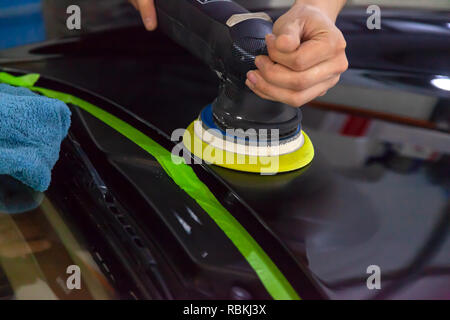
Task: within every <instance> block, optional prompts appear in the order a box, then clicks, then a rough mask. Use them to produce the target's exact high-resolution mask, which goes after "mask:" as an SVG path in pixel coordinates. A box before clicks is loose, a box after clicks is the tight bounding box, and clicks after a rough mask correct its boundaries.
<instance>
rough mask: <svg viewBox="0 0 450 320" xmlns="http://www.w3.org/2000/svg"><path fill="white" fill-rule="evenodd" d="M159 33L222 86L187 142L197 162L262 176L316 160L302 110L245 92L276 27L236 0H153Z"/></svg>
mask: <svg viewBox="0 0 450 320" xmlns="http://www.w3.org/2000/svg"><path fill="white" fill-rule="evenodd" d="M155 4H156V9H157V14H158V21H159V26H160V28H161V29H162V30H163V31H164V32H165V33H166V34H167V35H169V36H170V37H171V38H172V39H173V40H174V41H175V42H177V43H178V44H180V45H182V46H183V47H185V48H186V49H187V50H189V51H190V52H191V53H192V54H194V55H195V56H197V57H198V58H199V59H201V60H202V61H203V62H205V63H206V64H207V65H209V66H210V67H211V68H212V70H214V71H215V72H216V74H217V75H218V76H219V78H220V80H221V84H220V88H219V95H218V97H217V98H216V100H215V101H214V102H213V103H212V104H211V105H209V106H207V107H206V108H205V109H203V111H202V112H201V113H200V115H199V118H198V119H197V120H195V121H194V122H193V123H192V124H191V125H190V126H189V127H188V129H187V130H186V132H185V135H184V137H183V143H184V145H185V146H186V148H187V149H188V150H189V151H190V152H191V153H193V154H194V155H195V156H197V157H198V158H200V159H203V160H204V161H206V162H207V163H212V164H215V165H218V166H221V167H225V168H229V169H233V170H238V171H245V172H255V173H263V174H276V173H279V172H288V171H293V170H297V169H300V168H302V167H304V166H306V165H308V164H309V163H310V162H311V161H312V159H313V157H314V148H313V145H312V143H311V141H310V139H309V138H308V136H307V135H306V134H305V133H304V132H303V131H302V125H301V120H302V113H301V111H300V109H298V108H293V107H290V106H288V105H286V104H282V103H277V102H272V101H268V100H265V99H262V98H260V97H258V96H257V95H256V94H254V93H253V92H252V91H251V90H250V89H248V88H247V86H246V85H245V80H246V75H247V72H249V71H250V70H254V69H256V66H255V58H256V56H258V55H267V46H266V42H265V36H266V35H267V34H269V33H272V28H273V22H272V19H271V18H270V16H269V15H267V14H266V13H263V12H260V13H252V12H249V11H248V10H246V9H245V8H243V7H242V6H240V5H238V4H237V3H235V2H233V1H231V0H156V1H155Z"/></svg>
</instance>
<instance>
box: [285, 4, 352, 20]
mask: <svg viewBox="0 0 450 320" xmlns="http://www.w3.org/2000/svg"><path fill="white" fill-rule="evenodd" d="M346 2H347V0H296V1H295V4H294V5H309V6H312V7H315V8H317V9H319V10H320V11H322V12H323V13H325V14H326V15H327V16H328V17H329V18H330V19H331V20H332V21H333V22H335V21H336V18H337V16H338V15H339V12H340V11H341V10H342V8H343V6H344V5H345V3H346Z"/></svg>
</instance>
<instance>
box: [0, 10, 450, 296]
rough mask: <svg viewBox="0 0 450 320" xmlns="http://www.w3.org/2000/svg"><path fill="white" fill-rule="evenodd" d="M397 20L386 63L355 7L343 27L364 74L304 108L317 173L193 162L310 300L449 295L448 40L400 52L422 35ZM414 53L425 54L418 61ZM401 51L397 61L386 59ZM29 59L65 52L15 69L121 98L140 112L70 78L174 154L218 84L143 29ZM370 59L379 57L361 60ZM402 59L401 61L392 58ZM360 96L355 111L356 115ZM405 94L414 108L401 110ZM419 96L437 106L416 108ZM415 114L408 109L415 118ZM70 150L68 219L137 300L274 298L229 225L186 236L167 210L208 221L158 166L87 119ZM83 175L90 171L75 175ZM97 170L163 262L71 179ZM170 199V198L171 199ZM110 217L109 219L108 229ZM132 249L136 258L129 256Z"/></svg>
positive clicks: (356, 70)
mask: <svg viewBox="0 0 450 320" xmlns="http://www.w3.org/2000/svg"><path fill="white" fill-rule="evenodd" d="M390 14H391V16H387V17H386V19H385V20H386V21H397V22H399V21H400V22H402V23H398V24H397V25H398V26H399V27H398V30H397V31H398V32H397V31H395V30H389V31H387V30H382V31H381V32H379V33H375V34H376V37H375V38H376V40H377V41H379V43H382V44H383V46H384V47H385V48H389V49H386V50H388V52H389V54H388V53H386V55H382V54H381V55H380V54H373V52H372V51H371V50H366V51H364V50H363V48H365V46H367V37H374V36H373V35H374V34H372V33H369V32H368V31H367V30H366V29H365V27H364V25H363V26H360V23H361V20H362V19H363V17H362V16H361V14H353V13H351V12H349V13H344V15H343V19H342V20H341V21H340V22H339V23H340V24H341V25H342V26H343V29H344V31H345V33H346V37H347V40H348V42H349V50H348V51H349V57H350V63H351V65H352V66H353V69H352V70H350V71H349V72H347V73H346V74H345V75H344V76H343V81H342V84H341V85H340V86H338V87H337V88H336V89H334V90H333V91H332V92H330V94H329V97H331V98H330V99H331V102H330V100H327V101H324V102H322V104H317V103H316V104H312V105H311V106H310V107H305V108H304V109H303V110H304V126H305V130H306V131H307V132H308V134H309V135H310V136H311V138H312V140H313V142H314V145H315V147H316V151H317V155H316V158H315V160H314V161H313V163H312V164H311V165H310V166H309V167H307V168H305V169H303V170H301V171H297V172H293V173H288V174H282V175H277V176H274V177H262V176H258V175H252V174H246V173H238V172H233V171H229V170H225V169H221V168H216V167H199V166H196V167H195V170H196V172H197V173H198V174H199V176H200V177H201V179H202V180H203V181H204V182H205V183H206V184H207V185H208V186H209V187H210V188H211V190H212V191H213V192H214V193H215V194H216V195H217V197H218V198H219V200H220V201H221V202H222V203H223V204H224V205H225V206H226V207H227V208H228V209H229V210H230V211H231V212H232V213H233V215H235V216H236V217H237V218H238V220H239V221H240V222H241V223H242V224H243V225H244V226H245V227H246V228H247V230H249V232H250V233H251V234H252V235H253V236H254V237H255V239H256V240H257V241H258V242H259V243H260V244H261V246H262V247H263V248H264V249H265V250H266V251H267V252H268V254H269V255H270V256H271V257H272V259H273V260H274V261H275V262H276V263H277V265H279V267H280V269H281V270H282V271H283V273H284V274H285V276H286V277H287V278H288V279H289V280H290V281H291V282H292V283H293V285H294V287H295V288H296V289H297V290H298V292H299V294H300V295H301V296H302V297H305V298H308V297H317V295H324V296H326V297H327V298H354V299H363V298H448V287H449V284H450V275H449V271H450V268H449V264H450V263H449V262H450V256H449V252H450V241H449V239H448V236H447V235H448V228H449V222H448V216H449V209H448V192H449V183H448V181H449V179H448V177H449V176H450V174H449V153H450V151H449V149H448V146H449V145H450V144H449V143H448V142H449V141H450V140H449V134H448V128H449V118H448V108H449V107H450V104H449V98H450V97H449V94H448V92H446V91H444V90H441V89H437V88H436V87H433V86H432V85H431V80H432V79H434V78H435V77H436V76H438V75H445V74H448V71H449V70H450V68H448V61H449V60H448V59H444V58H445V57H442V56H438V57H437V58H435V56H434V55H433V61H434V63H433V64H432V66H430V65H429V59H428V60H427V58H424V57H428V56H431V55H432V54H433V53H436V50H435V49H434V48H441V49H444V52H445V49H446V43H447V44H448V43H449V42H448V41H447V42H445V41H443V40H442V39H443V38H442V34H439V35H436V34H435V33H434V32H425V31H426V30H425V29H420V31H421V32H418V33H415V34H414V39H415V41H414V43H413V44H411V43H410V42H408V43H409V45H410V46H409V47H408V46H407V44H405V43H404V44H403V46H398V47H397V46H394V47H392V46H391V45H392V44H393V43H397V42H399V41H402V40H401V39H403V38H404V37H405V34H408V32H411V31H410V30H408V29H407V28H406V27H405V26H408V27H410V26H411V24H410V23H409V22H410V21H411V19H412V18H410V17H405V16H404V14H403V13H400V14H396V13H395V11H394V12H392V13H390ZM443 21H445V15H444V16H442V15H439V14H434V15H430V17H429V18H426V17H423V19H422V20H421V22H420V23H421V24H422V25H423V24H426V25H435V26H436V25H440V24H441V23H442V22H443ZM345 26H347V27H345ZM358 26H359V27H358ZM402 26H403V27H405V28H402ZM350 27H351V28H350ZM424 30H425V31H424ZM433 30H434V29H433ZM358 34H359V35H360V36H361V37H359V36H357V35H358ZM363 35H364V37H363ZM445 36H446V35H445V33H444V37H445ZM444 39H448V35H447V38H444ZM428 41H430V42H431V43H432V44H431V45H429V42H428ZM156 42H157V43H158V46H155V45H154V44H155V43H156ZM379 47H380V48H381V47H382V46H379ZM416 47H420V50H421V51H422V55H420V56H417V54H418V51H417V50H415V48H416ZM394 48H395V50H396V51H395V52H397V53H398V54H395V55H394V54H392V53H393V51H389V50H390V49H392V50H394ZM427 49H429V51H426V50H427ZM380 50H381V49H380ZM32 51H33V54H35V58H36V57H37V58H39V57H42V56H41V55H42V54H61V55H62V57H61V58H59V59H44V60H40V61H34V62H18V61H16V62H14V63H8V64H4V65H6V66H10V67H14V68H18V69H21V70H25V71H35V72H40V73H42V74H43V75H45V76H53V77H56V78H58V79H62V80H65V81H68V82H70V83H71V84H74V85H78V86H81V87H83V88H88V89H89V90H90V91H93V92H96V93H98V94H100V95H102V96H104V97H106V98H108V99H111V100H113V101H114V102H116V103H117V104H119V105H121V106H123V107H124V108H126V109H128V110H129V111H130V112H131V113H128V114H127V113H125V112H124V111H123V110H122V109H121V108H120V107H117V106H115V107H114V105H111V104H110V103H108V102H105V101H104V100H103V99H101V98H98V97H93V96H92V95H90V94H89V93H86V92H81V91H80V90H78V89H76V88H73V87H72V86H70V88H68V87H67V86H65V85H62V87H63V88H66V89H70V90H74V93H77V94H79V95H81V96H83V95H87V97H88V98H89V99H93V100H94V101H93V102H95V103H98V104H100V105H101V106H102V107H104V108H106V109H111V112H112V111H114V112H118V113H119V114H120V116H121V117H124V118H125V119H126V120H127V121H129V122H130V123H133V125H135V126H137V127H138V128H140V129H141V130H142V131H144V132H145V133H147V134H149V135H150V136H151V137H152V138H154V139H155V140H156V141H158V142H159V143H161V144H162V145H164V146H165V147H167V148H169V147H170V146H171V145H173V143H171V142H169V141H168V139H167V138H168V136H170V134H171V132H172V131H173V130H175V129H177V128H184V127H186V126H187V125H188V124H189V123H190V122H191V121H192V120H193V119H194V118H195V117H196V116H197V115H198V112H199V111H200V110H201V109H202V108H203V107H204V106H205V105H206V104H208V103H210V102H211V101H212V99H214V97H215V95H216V88H217V82H216V80H215V76H214V75H213V74H212V73H210V72H209V71H208V69H207V68H206V67H204V66H203V65H202V64H201V63H200V62H198V61H197V60H195V59H194V58H192V57H191V56H190V55H188V54H187V53H186V52H185V51H183V50H182V49H180V48H178V47H177V46H175V45H174V44H173V43H172V42H170V41H168V40H167V39H166V38H165V37H164V36H162V35H160V34H159V33H153V34H148V33H144V32H143V31H141V29H140V28H130V29H125V30H117V31H113V32H111V33H105V34H101V35H93V36H90V37H87V38H85V39H79V40H76V41H67V42H66V43H65V44H54V45H50V46H45V45H44V46H41V47H34V49H33V50H32ZM18 52H19V53H20V52H21V53H22V54H23V56H24V57H26V56H27V52H26V50H24V49H22V51H15V53H14V55H15V56H14V58H19V59H20V54H19V53H18ZM400 53H401V54H400ZM7 54H8V53H7V52H6V53H5V52H4V53H2V54H1V57H6V56H7ZM367 56H370V57H372V58H370V59H367V60H364V57H367ZM400 56H402V57H403V58H396V59H394V60H392V59H393V58H392V57H400ZM28 57H29V56H28ZM386 58H388V59H386ZM3 62H5V59H4V60H3ZM362 67H363V69H360V68H362ZM45 84H48V85H51V86H52V87H55V89H57V88H58V86H60V84H57V83H54V82H53V81H48V80H44V82H43V83H42V85H45ZM349 94H350V95H351V99H350V100H352V101H354V102H355V104H352V105H350V106H346V105H347V104H348V101H347V100H348V99H347V98H348V97H347V95H349ZM410 94H411V95H412V96H409V95H410ZM377 96H382V97H383V99H382V104H383V105H384V106H385V108H384V109H382V111H383V112H376V113H374V112H372V111H373V108H372V109H371V104H372V101H371V100H373V99H375V98H374V97H377ZM398 96H401V97H404V100H406V101H407V102H405V103H403V104H401V103H400V102H399V101H398V100H397V99H396V97H398ZM422 100H423V101H425V102H426V103H425V102H424V103H422V104H420V103H419V102H420V101H422ZM319 102H320V101H319ZM356 102H360V104H357V103H356ZM343 105H345V106H346V108H342V106H343ZM405 106H407V107H408V106H409V107H410V110H411V111H410V112H408V113H406V114H405V112H403V109H402V108H404V107H405ZM413 107H414V108H413ZM407 110H409V109H407ZM413 110H419V111H420V112H416V113H413V112H412V111H413ZM425 111H426V112H425ZM446 115H447V116H446ZM139 118H142V119H144V120H145V123H142V122H141V121H140V120H139ZM352 121H353V122H352ZM341 123H344V124H345V123H347V124H348V126H349V128H346V127H345V126H343V127H341V125H340V124H341ZM352 123H353V124H355V123H363V124H364V126H368V127H370V128H371V129H372V130H369V129H367V130H366V131H364V130H356V131H355V130H353V129H354V126H353V127H352V126H351V124H352ZM151 124H153V125H154V127H153V126H152V125H151ZM156 128H157V129H158V130H159V132H158V130H156ZM377 128H378V131H377V130H375V129H377ZM348 129H351V130H348ZM77 144H79V146H80V148H81V149H82V150H83V152H84V153H85V154H86V155H87V158H88V159H89V161H90V162H91V163H92V168H91V169H89V168H86V163H84V164H82V165H80V164H76V163H77V162H78V163H79V162H80V159H78V160H76V161H74V160H72V161H69V158H70V157H75V158H80V156H79V155H78V156H76V154H78V153H79V152H78V151H76V149H77V148H76V145H77ZM411 145H412V146H416V147H420V148H421V149H422V150H427V148H430V149H431V150H430V152H422V153H421V152H419V151H415V150H411ZM74 149H75V150H74ZM412 149H414V148H412ZM64 150H65V152H64V153H63V155H62V159H61V161H60V162H59V164H58V166H57V168H56V172H59V174H58V173H57V176H56V178H55V180H54V182H53V185H52V189H51V194H52V195H54V197H55V198H59V197H61V195H62V194H64V197H68V198H71V199H72V200H71V201H70V202H68V203H67V204H66V205H65V208H66V210H67V212H69V213H71V212H74V211H76V212H77V213H72V214H73V215H77V216H78V217H79V220H80V223H82V224H85V225H86V226H90V228H89V229H87V230H92V231H89V232H87V233H88V234H90V235H91V241H92V243H101V246H102V252H105V256H108V257H111V258H110V259H111V261H114V264H115V265H117V266H118V267H117V269H118V270H115V272H116V273H117V274H119V275H120V278H121V279H123V281H122V284H121V285H120V286H119V287H120V288H121V290H122V291H123V292H129V291H132V292H133V293H135V294H136V293H138V294H136V295H137V296H138V297H143V298H149V297H156V298H158V297H159V298H180V297H189V298H229V297H233V298H236V295H235V294H234V295H233V292H236V290H237V291H239V290H241V291H239V292H242V290H243V291H244V292H247V293H249V295H250V297H252V298H268V296H267V294H266V293H265V291H264V289H263V288H262V287H261V284H260V283H259V282H258V280H257V279H256V277H255V274H254V273H252V271H251V270H250V269H249V267H248V265H246V263H245V261H243V259H242V257H239V254H236V249H235V248H233V247H232V246H230V244H229V243H227V239H226V238H224V236H223V234H221V232H220V230H217V226H215V225H214V224H212V223H211V221H208V219H206V220H205V221H203V222H204V223H205V224H206V225H207V227H199V226H196V224H195V223H194V222H193V221H192V223H191V224H189V226H192V227H194V228H195V231H196V237H191V236H187V235H186V231H185V230H183V223H180V220H179V219H178V218H177V216H176V215H175V214H174V213H173V212H169V211H167V212H166V211H164V210H166V209H168V208H173V207H176V208H178V209H177V210H176V211H177V212H178V211H179V212H182V209H181V208H191V209H192V210H193V212H194V213H196V210H198V208H197V209H195V208H194V207H195V204H192V200H191V199H188V198H186V196H185V195H183V194H180V191H179V190H177V189H176V188H174V187H173V185H171V182H170V181H167V180H166V179H164V178H161V176H162V175H161V169H160V168H158V166H157V165H156V164H155V163H154V161H153V160H152V159H151V157H148V156H147V155H143V154H142V152H141V151H139V150H138V148H136V147H134V146H133V145H132V144H130V143H129V142H127V141H124V139H123V138H121V137H120V136H118V135H117V134H114V132H112V131H111V130H109V129H108V128H105V127H104V126H102V125H101V124H100V123H99V122H98V121H96V120H95V119H92V118H90V117H89V116H87V115H86V114H83V113H78V112H77V113H76V114H75V122H74V126H73V128H72V136H71V139H69V140H68V141H66V142H65V145H64ZM361 150H362V151H361ZM434 153H436V154H437V156H436V155H433V154H434ZM79 167H81V168H80V169H79V170H80V171H78V172H80V173H78V174H71V173H72V171H73V170H74V168H79ZM92 169H95V171H97V172H98V174H99V176H100V177H101V181H103V183H104V186H105V187H107V188H108V189H111V190H112V194H113V198H112V199H113V201H112V202H113V203H118V207H119V209H118V210H119V211H120V212H121V214H120V215H124V216H126V218H127V219H129V220H127V221H128V222H127V223H126V224H125V226H126V225H130V226H132V227H133V230H135V232H136V234H138V235H139V238H142V239H144V240H145V245H146V246H149V248H150V249H149V250H150V252H151V254H152V257H153V258H150V257H149V256H145V255H142V253H138V252H139V250H136V248H134V249H130V248H132V246H133V245H131V243H132V242H133V241H134V240H133V239H134V238H133V237H134V236H129V235H127V233H126V232H127V231H126V230H123V228H124V226H123V225H121V224H119V223H118V222H114V223H113V222H112V221H115V220H114V219H115V218H114V217H115V215H114V212H113V210H115V209H111V208H112V207H115V206H111V205H110V203H111V201H105V200H104V199H103V198H104V194H103V193H101V192H100V193H99V191H98V187H95V186H94V188H93V189H92V188H91V189H89V188H87V186H86V184H83V183H80V182H78V185H77V184H76V183H74V182H73V180H75V181H76V180H83V179H84V178H83V177H89V173H88V172H90V171H92ZM90 180H92V178H91V179H90ZM149 181H154V182H153V183H150V182H149ZM97 182H98V181H97ZM91 183H92V182H91ZM100 185H102V184H100ZM73 186H77V187H76V188H73ZM154 186H157V188H155V187H154ZM96 189H97V191H96ZM161 190H167V195H170V196H169V197H168V198H169V199H165V197H164V194H161ZM107 194H108V193H107ZM156 195H158V196H156ZM92 198H94V200H92ZM64 199H65V198H64ZM173 199H177V200H176V201H174V200H173ZM168 200H171V201H170V202H169V201H168ZM95 201H96V202H95ZM165 201H166V202H165ZM77 203H78V204H77ZM108 203H109V204H108ZM92 208H102V209H95V210H93V211H96V212H99V214H94V215H93V214H92ZM122 210H123V211H122ZM100 211H101V212H102V214H100ZM148 212H151V214H148ZM80 213H83V214H80ZM180 214H182V215H180ZM180 214H179V215H178V217H179V218H181V219H182V220H183V221H185V222H186V221H190V220H189V219H192V217H191V216H190V215H189V216H188V215H187V212H186V211H184V212H183V213H180ZM196 215H197V217H198V216H202V215H201V214H200V213H199V214H196ZM99 220H100V221H103V223H101V224H100V226H101V227H100V228H97V229H96V228H95V225H97V223H98V221H99ZM120 228H122V230H121V229H120ZM105 237H106V239H107V241H105V240H104V239H105ZM197 237H198V238H197ZM211 237H213V239H214V241H212V240H211V239H212V238H211ZM114 238H116V239H114ZM205 245H212V246H213V248H209V247H208V249H207V250H208V252H213V251H214V249H215V248H226V249H224V250H222V251H221V252H220V254H217V255H214V256H212V257H210V259H211V260H208V263H206V264H203V263H200V262H199V261H200V260H199V259H200V257H201V252H203V251H204V248H205ZM122 252H124V253H126V254H124V255H123V256H122V257H118V256H117V255H118V253H122ZM199 254H200V257H199V256H198V255H199ZM145 259H147V261H151V262H150V263H149V265H150V266H151V267H149V268H148V269H147V268H145V267H142V265H141V262H142V261H146V260H145ZM154 262H156V264H154ZM373 264H375V265H379V266H380V267H381V269H382V272H383V276H382V279H383V281H385V282H383V284H386V288H385V287H384V285H383V290H382V291H381V292H374V291H370V290H368V289H367V287H366V279H367V276H368V275H367V273H366V269H367V267H368V266H369V265H373ZM236 265H237V266H238V268H237V269H236ZM119 266H120V267H119ZM236 270H240V271H239V272H237V271H236ZM158 274H160V275H161V276H158ZM140 275H141V276H140ZM142 275H144V276H142ZM177 275H178V276H177ZM193 275H196V276H197V277H198V278H195V277H194V276H193ZM116 278H117V277H116ZM130 279H131V280H130ZM180 279H182V281H179V280H180ZM194 279H195V280H194ZM218 279H220V280H221V281H218ZM310 281H312V283H313V284H312V285H311V286H310V284H309V282H310ZM127 285H128V286H129V287H127ZM236 287H237V288H238V289H236ZM186 288H188V289H186ZM233 288H234V289H233ZM233 290H234V291H233Z"/></svg>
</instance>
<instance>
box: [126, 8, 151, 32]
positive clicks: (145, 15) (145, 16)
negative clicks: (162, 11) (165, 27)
mask: <svg viewBox="0 0 450 320" xmlns="http://www.w3.org/2000/svg"><path fill="white" fill-rule="evenodd" d="M129 1H130V3H131V4H132V5H133V6H134V7H135V8H136V10H138V11H139V12H140V13H141V17H142V22H144V25H145V28H146V29H147V30H149V31H153V30H155V29H156V27H157V26H158V19H157V17H156V9H155V1H154V0H129Z"/></svg>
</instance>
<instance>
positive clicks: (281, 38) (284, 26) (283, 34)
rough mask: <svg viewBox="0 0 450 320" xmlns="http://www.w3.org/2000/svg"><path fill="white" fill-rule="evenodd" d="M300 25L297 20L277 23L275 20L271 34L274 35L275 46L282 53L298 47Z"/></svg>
mask: <svg viewBox="0 0 450 320" xmlns="http://www.w3.org/2000/svg"><path fill="white" fill-rule="evenodd" d="M302 29H303V27H302V25H301V23H300V22H299V21H298V20H294V21H290V22H287V23H283V22H281V21H280V23H279V24H277V22H275V24H274V27H273V34H274V35H275V36H276V41H275V43H274V45H275V48H276V49H277V50H278V51H280V52H283V53H290V52H293V51H295V50H297V49H298V48H299V47H300V39H301V35H302Z"/></svg>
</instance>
